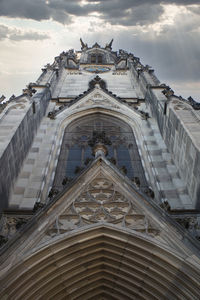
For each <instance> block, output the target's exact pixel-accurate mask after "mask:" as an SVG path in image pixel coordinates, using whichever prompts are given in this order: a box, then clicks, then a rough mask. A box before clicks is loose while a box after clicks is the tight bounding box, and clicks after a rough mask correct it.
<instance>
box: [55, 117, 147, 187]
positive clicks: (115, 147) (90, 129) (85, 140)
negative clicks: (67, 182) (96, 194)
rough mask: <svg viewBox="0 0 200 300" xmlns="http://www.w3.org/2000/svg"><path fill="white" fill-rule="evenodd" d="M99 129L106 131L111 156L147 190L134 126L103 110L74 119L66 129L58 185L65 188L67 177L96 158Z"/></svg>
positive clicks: (120, 167)
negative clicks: (95, 138)
mask: <svg viewBox="0 0 200 300" xmlns="http://www.w3.org/2000/svg"><path fill="white" fill-rule="evenodd" d="M94 132H95V133H100V134H101V133H104V135H105V137H106V139H107V140H109V141H110V143H109V144H108V143H107V144H106V147H107V150H108V154H107V156H106V158H107V159H108V160H110V161H111V162H112V163H113V164H114V165H116V167H117V168H118V169H120V170H121V171H122V172H124V173H125V174H126V175H127V176H128V177H129V178H130V179H133V178H135V179H137V181H138V182H139V185H140V188H141V189H142V190H143V189H144V190H145V189H146V188H147V186H148V185H147V182H146V179H145V175H144V170H143V167H142V163H141V158H140V155H139V152H138V147H137V144H136V140H135V137H134V134H133V131H132V129H131V128H130V127H129V126H128V125H127V124H126V123H125V122H123V121H121V120H119V119H117V118H115V117H111V116H107V115H103V114H100V113H97V114H93V115H90V116H85V117H82V118H80V119H78V120H76V121H74V122H72V123H71V124H70V125H69V126H68V127H67V128H66V129H65V132H64V137H63V142H62V146H61V151H60V155H59V160H58V165H57V169H56V175H55V180H54V187H55V188H56V189H59V190H60V189H62V187H63V186H62V182H63V179H64V178H65V177H67V178H74V177H76V176H77V175H78V173H79V172H80V171H81V170H82V169H84V168H85V167H86V166H87V164H88V163H89V162H90V161H92V160H93V159H94V156H93V151H92V146H91V142H90V141H91V139H92V138H93V135H94Z"/></svg>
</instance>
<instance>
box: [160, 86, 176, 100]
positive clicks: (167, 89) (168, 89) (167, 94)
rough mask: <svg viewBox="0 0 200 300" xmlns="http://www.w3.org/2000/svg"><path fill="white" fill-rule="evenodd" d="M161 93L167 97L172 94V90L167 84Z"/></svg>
mask: <svg viewBox="0 0 200 300" xmlns="http://www.w3.org/2000/svg"><path fill="white" fill-rule="evenodd" d="M162 93H163V94H164V95H165V96H166V97H167V98H169V97H171V96H173V95H174V91H173V90H172V89H171V88H170V87H169V86H165V89H164V90H163V91H162Z"/></svg>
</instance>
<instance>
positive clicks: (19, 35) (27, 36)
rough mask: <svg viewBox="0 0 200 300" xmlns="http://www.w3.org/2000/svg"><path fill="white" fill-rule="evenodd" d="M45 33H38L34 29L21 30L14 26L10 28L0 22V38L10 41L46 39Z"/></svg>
mask: <svg viewBox="0 0 200 300" xmlns="http://www.w3.org/2000/svg"><path fill="white" fill-rule="evenodd" d="M48 38H49V36H48V35H47V34H43V33H38V32H36V31H22V30H19V29H16V28H10V27H7V26H5V25H1V24H0V40H5V39H9V40H12V41H22V40H35V41H37V40H44V39H48Z"/></svg>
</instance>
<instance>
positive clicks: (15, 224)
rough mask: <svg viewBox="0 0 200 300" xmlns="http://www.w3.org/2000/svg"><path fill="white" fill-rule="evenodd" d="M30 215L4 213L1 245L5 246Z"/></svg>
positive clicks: (0, 229)
mask: <svg viewBox="0 0 200 300" xmlns="http://www.w3.org/2000/svg"><path fill="white" fill-rule="evenodd" d="M29 218H30V216H15V215H4V214H3V215H2V217H1V226H0V247H1V246H3V245H4V244H5V243H6V242H7V241H8V240H9V239H10V238H11V237H12V236H13V235H14V234H15V233H16V232H17V231H18V230H19V229H20V228H21V227H22V226H23V225H24V224H26V223H27V221H28V220H29Z"/></svg>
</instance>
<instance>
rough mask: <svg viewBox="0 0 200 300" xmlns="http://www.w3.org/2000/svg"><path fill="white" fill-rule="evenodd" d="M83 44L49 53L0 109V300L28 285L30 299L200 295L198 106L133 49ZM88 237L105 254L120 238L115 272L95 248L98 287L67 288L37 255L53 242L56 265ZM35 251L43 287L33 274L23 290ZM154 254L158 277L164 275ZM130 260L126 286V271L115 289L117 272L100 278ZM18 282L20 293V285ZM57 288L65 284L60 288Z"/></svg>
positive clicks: (23, 295) (25, 294) (24, 295)
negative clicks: (0, 286) (33, 75)
mask: <svg viewBox="0 0 200 300" xmlns="http://www.w3.org/2000/svg"><path fill="white" fill-rule="evenodd" d="M81 46H82V49H81V51H74V50H69V51H67V52H63V53H61V54H60V55H59V56H58V57H55V60H54V62H53V63H52V64H47V65H46V66H45V67H44V68H43V69H42V74H41V76H40V77H39V78H38V80H37V81H36V82H35V83H30V84H29V85H28V87H27V88H26V89H24V90H23V94H22V95H20V96H18V97H12V99H10V100H9V101H8V102H6V103H5V104H0V105H1V106H0V122H1V126H0V162H1V169H0V199H1V210H2V218H1V234H0V238H1V239H0V242H1V246H2V250H1V252H2V262H3V264H2V272H1V274H2V278H3V294H1V296H2V297H4V298H5V299H34V297H35V294H34V291H36V294H37V299H53V298H52V297H54V296H55V297H58V298H57V299H66V297H67V296H66V295H68V296H69V299H97V298H98V297H99V298H98V299H198V292H197V291H198V290H199V288H200V287H199V284H198V278H199V276H200V264H199V249H200V246H199V242H198V241H197V240H198V239H199V238H200V227H199V225H200V213H199V206H200V202H199V197H200V168H199V164H200V143H199V141H200V139H199V138H200V133H199V132H200V109H199V108H200V107H199V105H198V104H197V103H196V102H195V101H194V100H193V99H189V100H185V99H183V98H181V97H177V96H176V95H174V92H173V91H172V90H171V89H170V87H168V86H166V85H165V84H160V82H159V80H158V79H157V78H156V76H155V74H154V70H153V69H152V68H151V67H150V66H148V65H146V66H144V65H143V64H142V63H141V62H140V59H139V58H138V57H135V56H134V55H133V54H132V53H127V52H126V51H124V50H119V51H118V52H114V51H112V41H111V42H110V43H109V44H107V45H106V46H105V47H101V46H100V45H98V44H97V43H96V44H94V45H93V46H92V47H88V45H87V44H85V43H84V42H83V41H82V40H81ZM95 147H96V148H95ZM95 149H99V150H98V153H99V154H98V155H96V157H95V151H96V150H95ZM101 149H103V151H101ZM97 232H98V233H97ZM111 234H113V239H112V238H110V235H111ZM95 235H96V236H99V240H102V242H101V243H103V244H101V243H100V244H98V241H97V242H96V241H95V245H98V246H97V252H99V251H100V252H101V250H100V249H101V247H102V251H103V252H102V253H104V251H105V253H107V252H109V253H112V251H113V250H112V247H115V245H116V247H118V246H117V245H118V243H120V244H121V246H120V247H118V249H119V253H118V254H117V256H116V263H117V264H119V263H120V260H119V256H120V255H121V254H120V253H122V252H123V251H125V252H124V253H125V256H124V260H123V268H122V270H121V271H120V269H119V268H117V269H115V270H114V269H113V266H114V265H113V264H112V263H111V260H112V259H111V260H110V258H109V255H108V256H107V254H105V255H104V254H102V255H101V254H100V252H99V254H98V255H97V256H96V259H97V260H98V261H99V266H100V267H99V268H100V269H99V268H97V269H96V272H95V274H96V275H95V276H96V277H95V278H96V279H95V280H96V284H97V285H96V288H95V284H94V285H93V284H92V283H91V286H90V284H89V283H88V285H85V288H84V287H83V286H82V284H81V283H80V284H76V281H77V278H75V277H74V281H73V282H72V283H71V286H70V284H68V283H67V282H66V281H65V280H64V279H63V278H64V277H62V280H61V278H60V277H59V278H60V279H59V280H58V277H55V281H53V273H51V271H50V269H51V266H50V265H48V263H46V262H45V261H46V259H47V257H48V251H50V252H51V251H52V253H53V252H54V251H56V250H55V249H54V247H56V245H57V247H58V252H56V253H58V257H57V256H56V255H57V254H56V255H55V257H54V258H55V261H57V260H59V255H61V254H59V253H60V252H59V251H61V248H62V242H63V245H64V244H65V242H66V243H67V241H68V242H69V243H72V245H73V247H76V244H77V243H78V240H81V241H82V242H80V248H81V247H83V248H82V249H85V250H84V251H90V250H89V248H88V249H87V247H89V245H90V243H92V241H93V240H95V239H96V238H95ZM104 235H105V236H106V238H105V240H104V238H103V237H104ZM127 235H128V236H127ZM84 236H85V239H86V240H87V241H88V244H87V243H86V242H84ZM117 236H118V237H117ZM73 239H74V243H73V242H72V241H71V240H73ZM125 239H126V240H127V247H128V248H129V247H130V249H132V247H134V246H133V245H134V243H135V245H136V248H137V247H138V249H139V248H141V249H143V250H142V252H141V255H143V257H145V259H146V261H145V263H144V265H143V264H141V265H140V266H138V273H137V270H136V269H137V268H136V269H135V267H134V262H133V261H132V259H133V257H132V256H131V254H130V253H129V251H128V250H123V249H124V248H123V247H125V246H124V244H123V243H124V241H125ZM132 239H133V240H134V243H132ZM97 240H98V238H97ZM128 240H130V243H129V242H128ZM81 243H82V244H81ZM84 245H86V246H84ZM102 245H105V247H104V246H102ZM110 245H112V247H111V246H110ZM65 247H68V246H64V248H65ZM110 247H111V248H110ZM66 249H68V248H66ZM150 249H155V250H154V251H155V252H151V251H153V250H150ZM132 250H133V249H132ZM132 250H131V251H132ZM45 251H46V254H45ZM66 251H69V252H67V253H70V249H68V250H66ZM73 251H75V250H73ZM77 251H78V250H77ZM121 251H122V252H121ZM138 251H139V250H138ZM159 251H160V252H159ZM43 253H44V254H43ZM52 253H51V254H52ZM73 253H75V252H73ZM81 253H82V252H80V254H81ZM84 253H85V252H84ZM92 253H93V252H92ZM132 253H134V255H136V256H137V255H138V254H137V251H135V250H134V251H132ZM153 253H154V254H153ZM159 253H161V254H159ZM51 254H49V257H51ZM82 254H83V253H82ZM82 254H81V255H82ZM40 255H41V260H42V261H43V263H44V264H45V265H46V266H47V267H46V268H47V269H46V268H44V270H43V271H42V269H41V272H43V273H41V286H40V284H39V282H38V283H37V284H36V281H35V283H34V289H33V290H31V291H30V286H31V284H32V283H31V282H33V280H32V279H31V277H30V275H28V270H27V269H26V268H30V270H33V268H34V267H33V266H34V263H36V264H37V263H38V262H39V258H38V256H40ZM69 255H70V254H69ZM73 255H75V256H76V254H73ZM77 255H79V251H78V252H77ZM84 255H85V254H83V256H84ZM151 255H155V261H154V262H153V264H154V265H155V266H156V267H155V274H154V275H155V278H154V279H153V281H152V282H151V280H149V279H144V274H143V275H142V273H143V271H142V269H143V268H144V266H146V267H145V268H148V270H149V271H146V276H147V277H148V278H150V277H152V276H153V273H152V272H153V271H152V270H153V269H152V270H151V267H149V266H148V265H149V263H148V261H149V260H150V256H151ZM164 256H166V257H167V256H168V265H167V267H166V268H167V269H166V270H167V271H168V272H169V273H170V272H171V273H170V274H171V275H170V276H169V277H168V278H167V277H166V278H164V277H165V275H164V272H163V271H162V266H163V268H164V265H165V262H164V260H163V257H164ZM10 257H13V260H12V259H11V258H10ZM22 257H24V258H22ZM60 257H62V255H61V256H60ZM100 257H102V260H101V258H100ZM141 257H142V256H141ZM141 257H140V258H139V257H138V258H139V260H140V259H141ZM175 257H177V260H176V258H175ZM129 258H130V259H131V262H130V274H131V277H130V282H129V279H128V278H127V277H126V276H125V277H124V280H125V281H126V285H127V291H125V289H124V288H122V285H123V282H122V281H121V279H120V278H118V277H117V278H116V282H118V283H116V284H114V282H115V281H113V279H111V278H113V275H108V274H113V272H114V273H115V272H117V273H119V274H120V272H122V273H121V274H124V275H125V274H127V272H128V270H127V269H126V268H127V267H126V266H125V265H126V261H127V262H128V261H129ZM62 259H64V256H63V258H62ZM85 259H86V260H87V258H86V257H85ZM151 259H152V258H151ZM184 259H185V260H187V262H186V263H185V262H184ZM104 260H105V261H107V264H105V269H106V270H107V267H108V266H109V268H111V269H112V270H111V269H109V268H108V269H109V271H108V272H107V271H105V272H104V271H103V272H100V270H101V269H102V268H103V269H104V267H103V266H104V263H103V261H104ZM159 260H160V261H161V266H160V267H158V261H159ZM189 262H190V263H191V268H190V266H189ZM55 263H56V264H57V262H55ZM88 263H89V261H88ZM24 264H27V266H28V267H25V265H24ZM91 264H92V266H93V261H91ZM181 264H183V265H184V266H183V269H182V268H181V267H180V266H181ZM18 266H19V268H18ZM60 266H61V265H60ZM94 266H95V263H94ZM94 266H93V267H94ZM172 266H174V268H175V269H174V271H173V272H172ZM79 267H80V268H82V267H83V265H82V263H81V262H80V264H79V265H77V268H79ZM93 267H92V268H93ZM70 268H75V266H74V265H73V264H72V265H70V264H69V266H66V270H65V271H64V269H63V271H64V272H69V270H70ZM131 268H132V269H131ZM184 268H185V269H184ZM39 269H40V268H39ZM48 270H49V271H48ZM67 270H68V271H67ZM146 270H147V269H146ZM186 270H187V271H186ZM76 271H77V270H76V269H75V272H76ZM56 272H57V273H58V274H60V273H59V272H61V269H59V267H58V268H57V270H56ZM135 272H136V273H135ZM172 273H173V274H172ZM179 273H180V274H182V276H183V280H182V281H181V282H179V281H180V279H179V276H178V275H177V274H179ZM22 274H26V276H28V277H27V280H25V281H24V279H23V278H25V277H23V275H22ZM38 274H40V273H38ZM42 274H43V275H44V276H43V275H42ZM45 274H46V275H45ZM47 274H49V276H50V278H52V283H53V284H55V289H54V290H52V292H51V293H50V292H48V290H49V291H50V290H51V285H48V284H47V283H46V285H45V282H46V281H45V280H46V279H45V278H46V277H45V276H47ZM98 274H99V275H98ZM134 274H137V275H134ZM188 274H190V277H191V278H190V280H191V282H190V284H189V286H188V284H187V280H186V277H187V276H189V275H188ZM82 275H83V277H84V272H83V274H82ZM82 275H81V276H82ZM9 276H11V277H9ZM15 276H18V277H19V282H18V281H16V280H15ZM39 276H40V275H39ZM58 276H59V275H58ZM87 276H89V277H88V278H90V276H92V273H90V272H89V271H88V274H87ZM159 276H160V279H158V278H159ZM72 277H73V276H72ZM8 278H10V279H9V280H8ZM29 278H30V281H29ZM56 280H57V281H56ZM138 280H139V281H138ZM17 282H18V283H17ZM56 282H59V284H58V285H57V284H56ZM83 282H84V280H83ZM88 282H90V280H89V279H88ZM91 282H92V281H91ZM102 282H103V283H102ZM109 282H110V283H109ZM128 282H129V283H128ZM142 282H143V283H142ZM174 282H175V283H174ZM18 284H19V287H20V286H21V285H22V284H25V285H26V287H27V289H26V288H24V289H22V290H20V288H18V287H17V285H18ZM42 285H44V288H42ZM59 285H63V286H65V287H66V288H65V289H64V290H63V289H60V292H59ZM73 285H74V288H75V287H76V290H77V292H75V290H74V289H73V288H72V286H73ZM83 285H84V284H83ZM145 285H146V286H145ZM110 286H112V289H110ZM152 286H153V288H152ZM92 287H93V289H94V291H96V294H95V292H94V293H93V292H91V288H92ZM150 287H151V288H150ZM28 289H29V291H28ZM104 290H105V291H104ZM111 290H112V292H111ZM15 291H16V293H15ZM118 292H119V294H120V295H121V296H119V297H117V293H118ZM6 297H7V298H6ZM92 297H93V298H92ZM95 297H97V298H95ZM109 297H110V298H109ZM4 298H3V299H4Z"/></svg>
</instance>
